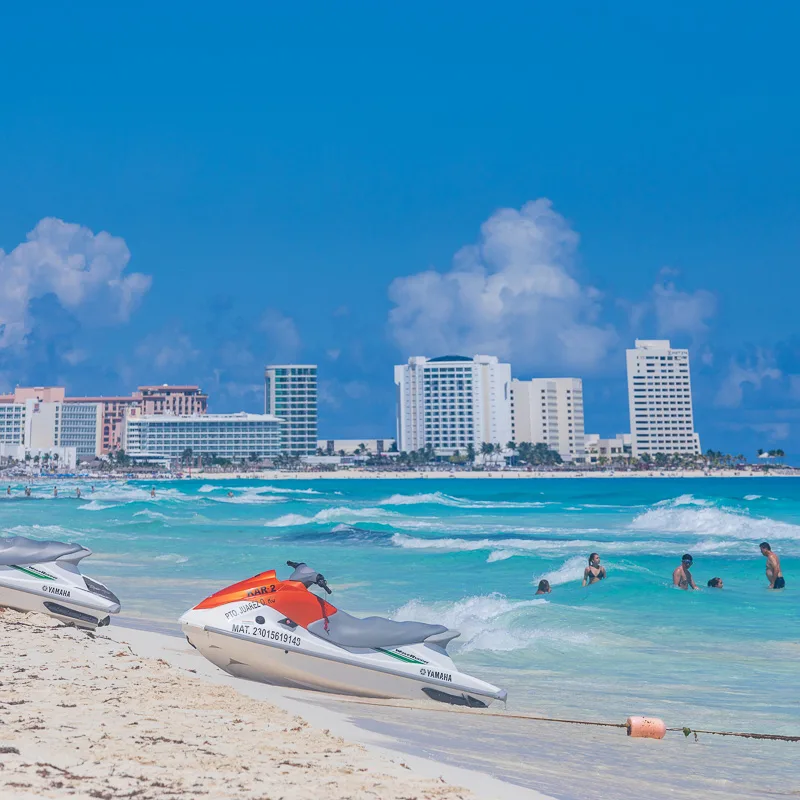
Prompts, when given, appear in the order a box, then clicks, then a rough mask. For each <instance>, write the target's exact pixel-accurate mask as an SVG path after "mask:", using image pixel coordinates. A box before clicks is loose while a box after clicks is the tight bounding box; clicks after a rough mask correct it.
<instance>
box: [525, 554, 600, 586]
mask: <svg viewBox="0 0 800 800" xmlns="http://www.w3.org/2000/svg"><path fill="white" fill-rule="evenodd" d="M588 563H589V562H588V557H585V556H573V557H572V558H568V559H567V560H566V561H565V562H564V563H563V564H562V565H561V566H560V567H559V568H558V569H554V570H551V571H550V572H545V573H544V574H543V575H539V576H538V577H536V578H534V579H533V583H534V585H535V584H537V583H539V581H541V580H545V581H549V582H550V585H551V586H559V585H560V584H562V583H570V582H572V581H580V580H582V579H583V571H584V569H586V565H587V564H588Z"/></svg>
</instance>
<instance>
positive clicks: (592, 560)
mask: <svg viewBox="0 0 800 800" xmlns="http://www.w3.org/2000/svg"><path fill="white" fill-rule="evenodd" d="M605 576H606V568H605V567H601V566H600V556H599V555H598V554H597V553H592V554H591V555H590V556H589V566H588V567H586V569H585V570H584V571H583V582H582V583H581V586H591V585H592V584H593V583H594V582H595V581H601V580H603V578H605Z"/></svg>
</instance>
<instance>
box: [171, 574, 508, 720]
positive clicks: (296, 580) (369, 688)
mask: <svg viewBox="0 0 800 800" xmlns="http://www.w3.org/2000/svg"><path fill="white" fill-rule="evenodd" d="M286 563H287V564H288V565H289V566H290V567H292V568H293V569H294V572H293V573H292V574H291V575H290V576H289V578H288V579H287V580H283V581H282V580H279V579H278V578H277V576H276V574H275V570H270V571H269V572H262V573H261V574H259V575H256V576H254V577H252V578H249V579H247V580H245V581H241V582H240V583H235V584H233V585H232V586H228V587H227V588H225V589H222V590H221V591H219V592H217V593H216V594H213V595H211V597H208V598H207V599H205V600H203V602H202V603H199V604H198V605H196V606H195V607H194V608H192V609H191V610H189V611H187V612H186V613H185V614H184V615H183V616H182V617H181V619H180V622H181V626H182V628H183V632H184V633H185V634H186V638H187V640H188V641H189V644H191V645H192V646H193V647H195V648H196V649H197V650H199V651H200V653H202V655H204V656H205V657H206V658H207V659H208V660H209V661H211V662H212V663H214V664H216V665H217V666H218V667H220V668H221V669H223V670H225V671H226V672H228V673H230V674H231V675H235V676H237V677H240V678H247V679H249V680H253V681H260V682H262V683H269V684H273V685H277V686H290V687H295V688H300V689H315V690H317V691H323V692H332V693H335V694H348V695H356V696H360V697H381V698H394V697H399V698H409V699H425V698H428V699H432V700H439V701H441V702H444V703H450V704H454V705H463V706H471V707H475V708H485V707H486V706H487V705H488V704H489V703H490V702H491V701H493V700H499V701H502V702H505V700H506V697H507V692H506V691H505V690H504V689H500V688H498V687H497V686H493V685H492V684H491V683H486V682H485V681H482V680H479V679H478V678H473V677H472V676H471V675H466V674H465V673H463V672H459V670H458V667H456V665H455V664H454V663H453V661H452V659H451V658H450V656H449V655H448V654H447V645H448V643H449V642H450V641H451V640H452V639H455V638H456V637H457V636H459V633H458V631H451V630H448V629H447V628H445V627H444V626H443V625H428V624H426V623H423V622H395V621H394V620H390V619H384V618H383V617H366V618H365V619H359V618H357V617H353V616H351V615H350V614H348V613H347V612H345V611H340V610H338V609H337V608H336V607H335V606H332V605H331V604H330V603H328V602H326V601H325V600H324V599H323V598H322V597H320V596H319V595H317V594H314V593H313V592H311V591H309V588H310V587H311V586H318V587H320V588H322V589H324V590H325V591H326V592H327V593H328V594H330V593H331V590H330V588H329V587H328V584H327V582H326V580H325V578H324V577H323V576H322V575H320V574H319V573H318V572H316V571H314V570H313V569H311V568H310V567H308V566H307V565H306V564H303V563H297V562H294V561H287V562H286Z"/></svg>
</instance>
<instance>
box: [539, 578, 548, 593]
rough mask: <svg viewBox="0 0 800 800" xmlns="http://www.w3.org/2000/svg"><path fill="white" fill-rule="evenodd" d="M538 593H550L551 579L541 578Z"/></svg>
mask: <svg viewBox="0 0 800 800" xmlns="http://www.w3.org/2000/svg"><path fill="white" fill-rule="evenodd" d="M536 594H550V581H546V580H544V579H542V580H540V581H539V585H538V586H537V587H536Z"/></svg>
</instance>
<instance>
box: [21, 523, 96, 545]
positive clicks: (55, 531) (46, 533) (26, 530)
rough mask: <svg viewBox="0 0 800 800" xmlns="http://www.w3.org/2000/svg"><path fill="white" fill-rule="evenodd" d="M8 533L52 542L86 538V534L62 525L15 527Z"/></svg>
mask: <svg viewBox="0 0 800 800" xmlns="http://www.w3.org/2000/svg"><path fill="white" fill-rule="evenodd" d="M8 533H10V534H13V535H14V536H27V537H28V538H30V539H43V538H45V537H47V539H50V540H52V541H64V540H66V539H70V538H73V537H76V536H77V537H80V536H84V535H85V534H83V533H81V532H79V531H73V530H71V529H69V528H63V527H62V526H61V525H39V524H36V523H34V524H32V525H15V526H14V527H13V528H9V529H8Z"/></svg>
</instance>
